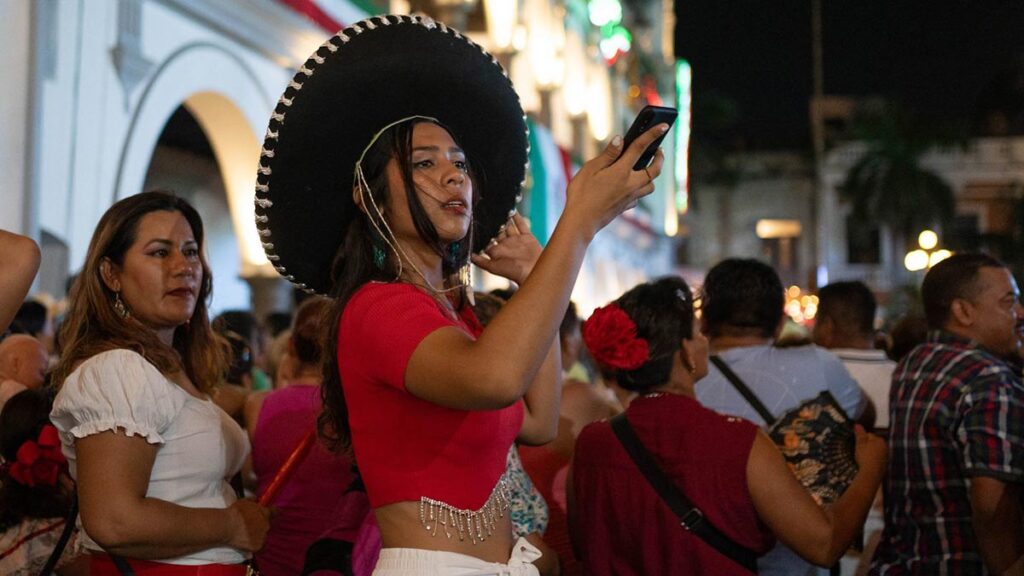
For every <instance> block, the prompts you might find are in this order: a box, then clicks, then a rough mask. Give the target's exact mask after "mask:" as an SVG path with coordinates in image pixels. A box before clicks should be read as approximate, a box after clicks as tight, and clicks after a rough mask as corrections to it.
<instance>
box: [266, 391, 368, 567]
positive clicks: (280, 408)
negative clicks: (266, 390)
mask: <svg viewBox="0 0 1024 576" xmlns="http://www.w3.org/2000/svg"><path fill="white" fill-rule="evenodd" d="M319 412H320V389H319V388H318V387H316V386H302V385H292V386H288V387H287V388H283V389H281V390H277V391H275V392H271V393H270V394H269V395H267V397H266V398H265V399H264V401H263V407H262V408H261V410H260V415H259V419H258V420H257V421H256V430H255V432H254V434H253V441H252V467H253V471H254V472H255V473H256V477H257V481H258V487H257V493H258V494H263V492H264V491H265V490H266V489H267V486H268V485H269V484H270V482H271V480H273V478H274V475H275V474H277V471H278V469H280V468H281V465H282V464H284V462H285V460H287V459H288V456H289V455H290V454H291V453H292V451H293V450H294V449H295V447H296V446H298V444H299V442H300V441H301V440H302V438H303V436H305V435H306V433H307V432H308V431H309V430H311V429H313V427H314V426H315V425H316V416H317V414H318V413H319ZM352 479H353V474H352V466H351V461H350V460H349V459H348V458H347V457H345V456H341V455H338V454H332V453H330V452H328V451H327V449H326V448H324V446H323V445H322V444H320V443H317V444H316V445H315V446H313V449H312V450H310V452H309V455H308V456H306V459H305V460H304V461H303V462H302V463H301V464H300V465H299V467H298V468H297V469H296V471H295V476H293V477H292V478H291V480H289V481H288V483H286V484H285V485H284V486H283V487H282V488H281V491H280V492H278V494H277V497H276V498H275V500H274V501H273V502H271V506H273V507H275V508H277V509H278V514H277V516H275V517H274V519H273V521H272V522H271V523H270V532H269V533H268V534H267V543H266V546H264V547H263V549H262V550H260V552H259V553H258V554H256V562H257V564H258V566H259V569H260V572H262V573H263V574H265V575H266V576H277V575H281V576H285V575H288V576H291V575H294V574H299V573H300V572H301V571H302V564H303V562H304V561H305V557H306V548H308V547H309V545H310V544H312V543H313V542H314V541H316V540H317V539H319V538H320V537H321V536H323V535H324V533H325V532H328V531H330V532H331V533H332V534H333V535H335V537H341V538H344V539H347V540H355V536H356V533H357V532H358V530H359V526H360V524H361V523H362V521H363V516H365V515H366V513H367V503H366V497H365V495H364V494H363V493H362V492H351V493H349V494H345V491H346V490H347V489H348V486H349V484H350V483H351V482H352Z"/></svg>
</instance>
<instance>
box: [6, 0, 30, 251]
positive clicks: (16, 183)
mask: <svg viewBox="0 0 1024 576" xmlns="http://www.w3.org/2000/svg"><path fill="white" fill-rule="evenodd" d="M31 30H32V3H31V2H0V38H3V39H4V49H3V50H0V70H3V76H4V89H3V90H0V174H3V184H2V185H0V228H3V229H5V230H10V231H13V232H19V233H22V234H25V233H27V234H34V233H35V230H34V229H33V228H34V225H33V222H32V219H30V214H29V213H28V212H29V208H30V206H31V203H30V198H29V192H28V190H29V179H28V157H29V150H28V147H29V145H30V140H29V128H30V126H31V125H32V110H31V86H32V76H31V75H32V51H31V42H32V37H31V32H30V31H31Z"/></svg>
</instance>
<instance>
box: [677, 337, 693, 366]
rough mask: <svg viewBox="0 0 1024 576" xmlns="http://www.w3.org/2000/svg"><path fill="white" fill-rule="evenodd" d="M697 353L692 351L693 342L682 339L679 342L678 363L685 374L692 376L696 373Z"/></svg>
mask: <svg viewBox="0 0 1024 576" xmlns="http://www.w3.org/2000/svg"><path fill="white" fill-rule="evenodd" d="M696 360H697V352H696V350H694V345H693V340H690V339H687V338H683V339H682V341H680V342H679V363H680V364H682V365H683V368H685V369H686V371H687V372H689V373H690V374H693V373H694V372H696V371H697V361H696Z"/></svg>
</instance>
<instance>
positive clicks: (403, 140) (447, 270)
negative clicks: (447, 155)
mask: <svg viewBox="0 0 1024 576" xmlns="http://www.w3.org/2000/svg"><path fill="white" fill-rule="evenodd" d="M425 122H430V121H429V120H426V119H414V120H411V121H409V122H402V123H400V124H397V125H395V126H393V127H391V128H389V129H388V130H386V131H385V132H384V133H383V134H381V135H380V136H379V137H378V138H377V141H376V142H375V143H374V145H373V146H371V147H370V149H369V150H368V151H367V153H366V155H365V157H364V158H363V162H362V168H363V173H364V175H365V177H366V181H367V183H368V184H369V190H364V196H372V197H373V201H374V202H375V203H376V205H377V206H379V207H381V209H382V210H384V207H386V206H387V200H388V197H389V195H390V194H391V192H392V191H391V190H388V178H387V166H388V163H389V162H391V161H392V160H395V161H396V162H397V165H398V169H399V172H400V173H401V175H402V183H403V184H404V186H405V198H406V201H407V202H408V204H409V212H410V214H411V215H412V221H413V224H414V225H415V227H416V232H417V233H418V234H419V236H420V238H422V239H423V241H424V242H425V243H426V244H427V245H428V246H430V247H431V248H432V249H433V250H434V252H435V253H436V254H437V255H438V256H440V257H441V262H442V264H441V272H442V274H443V276H444V277H445V278H447V279H448V281H449V283H450V281H451V279H452V278H454V276H455V275H456V274H457V273H458V271H459V269H460V268H461V267H462V266H464V265H465V264H466V263H467V262H468V261H469V255H470V252H471V250H472V246H471V244H472V238H473V230H474V228H475V224H474V223H470V227H469V233H468V234H467V235H466V237H465V238H463V239H462V240H461V241H460V242H459V246H458V250H457V251H455V253H454V254H452V253H450V252H449V246H448V245H447V244H445V243H444V241H442V240H441V238H440V236H439V235H438V233H437V229H436V228H435V227H434V224H433V223H432V222H431V221H430V216H428V215H427V212H426V210H424V208H423V204H422V203H421V202H420V199H419V196H418V195H417V194H416V184H415V183H414V182H413V177H412V135H413V129H414V128H415V127H416V125H417V124H422V123H425ZM441 127H442V128H444V126H441ZM445 129H446V130H447V128H445ZM448 132H449V134H451V131H450V130H449V131H448ZM452 138H453V139H454V138H455V136H454V134H452ZM469 178H470V180H471V181H472V182H473V205H474V206H473V208H474V209H475V208H476V203H477V199H478V198H479V197H480V194H479V190H477V180H476V179H475V178H474V177H473V170H472V167H471V168H470V171H469ZM368 200H369V199H367V201H368ZM387 216H388V215H387V214H386V213H385V217H387ZM370 218H372V219H374V220H375V221H376V220H379V218H378V217H377V215H376V214H375V211H374V209H373V207H372V206H363V210H362V211H360V212H359V213H358V214H357V215H356V216H354V217H353V218H352V221H351V222H350V223H348V229H347V232H346V234H345V239H344V240H343V241H342V243H341V246H340V247H339V248H338V252H337V254H336V255H335V258H334V264H333V266H332V276H333V277H334V286H333V288H332V290H331V297H332V298H334V299H335V300H334V305H333V307H332V309H331V312H330V314H329V315H328V316H327V322H328V325H329V329H328V330H327V333H326V338H325V340H324V345H323V350H324V352H325V353H324V354H323V362H322V364H321V365H322V367H323V382H322V383H321V385H320V394H321V397H322V399H323V411H322V412H321V413H320V416H319V418H318V420H317V424H318V427H319V430H320V436H321V437H322V438H323V440H324V441H325V443H326V444H327V446H328V447H330V448H331V449H332V450H335V451H338V452H345V453H348V454H351V453H352V444H351V428H350V427H349V423H348V405H347V404H346V403H345V394H344V392H343V390H342V387H341V373H340V372H339V366H338V354H337V353H338V327H339V324H340V322H341V315H342V314H343V313H344V311H345V306H347V305H348V301H349V299H351V298H352V295H353V294H355V293H356V291H357V290H359V288H361V287H362V286H363V285H364V284H366V283H367V282H372V281H377V282H391V281H393V280H395V279H396V278H397V277H398V271H399V268H398V264H399V263H398V261H397V257H396V256H395V254H393V253H391V250H390V249H389V248H388V246H387V244H386V243H385V242H384V241H383V239H381V238H380V237H379V235H378V233H377V231H376V229H375V228H374V226H373V224H372V223H371V222H370ZM377 227H379V228H380V229H382V230H383V229H384V226H383V223H381V222H379V221H378V222H377ZM393 241H394V240H393ZM375 246H376V249H377V250H378V251H383V252H384V254H385V256H386V257H385V259H384V261H383V262H382V263H380V264H378V262H377V261H375V259H374V248H375ZM465 291H466V288H463V289H462V290H460V291H459V292H458V293H457V295H456V298H457V305H458V306H459V307H461V306H463V305H464V304H465V302H466V301H467V298H466V295H465Z"/></svg>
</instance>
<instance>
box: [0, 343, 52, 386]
mask: <svg viewBox="0 0 1024 576" xmlns="http://www.w3.org/2000/svg"><path fill="white" fill-rule="evenodd" d="M49 360H50V358H49V355H48V354H47V353H46V347H45V346H43V344H42V343H41V342H39V341H38V340H36V339H35V338H33V337H31V336H26V335H24V334H15V335H13V336H9V337H7V338H6V339H5V340H4V341H3V342H2V343H0V380H14V381H15V382H17V383H19V384H21V385H22V386H25V387H27V388H39V387H40V386H42V385H43V381H44V380H45V379H46V368H47V366H48V364H49Z"/></svg>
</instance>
